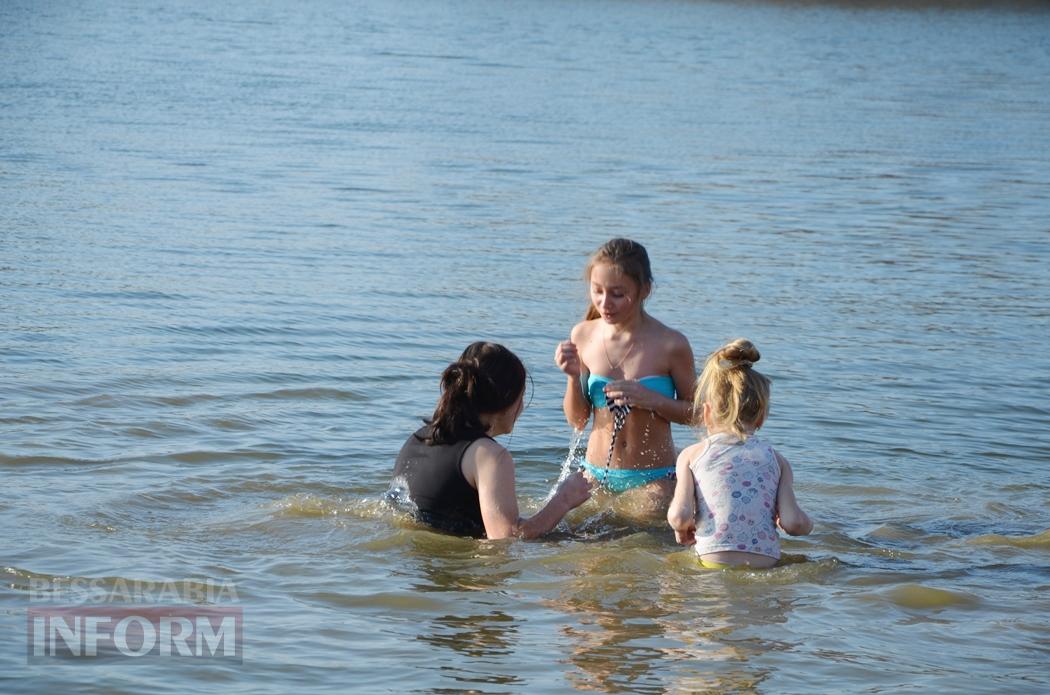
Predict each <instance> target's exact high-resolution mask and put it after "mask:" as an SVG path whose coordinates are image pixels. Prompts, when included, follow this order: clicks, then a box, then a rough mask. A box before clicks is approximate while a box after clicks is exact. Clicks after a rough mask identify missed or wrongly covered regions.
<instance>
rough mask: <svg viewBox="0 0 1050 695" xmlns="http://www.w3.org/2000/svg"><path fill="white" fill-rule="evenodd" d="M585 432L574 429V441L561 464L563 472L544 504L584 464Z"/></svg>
mask: <svg viewBox="0 0 1050 695" xmlns="http://www.w3.org/2000/svg"><path fill="white" fill-rule="evenodd" d="M586 434H587V433H586V431H585V430H577V429H574V430H573V431H572V440H571V441H570V442H569V451H568V453H567V454H565V460H564V461H562V463H561V471H560V472H559V473H558V479H557V480H556V481H555V483H554V485H552V486H551V489H550V491H549V492H548V493H547V496H546V497H545V498H543V503H544V504H546V503H547V502H550V501H551V498H553V497H554V493H555V492H557V490H558V486H559V485H561V484H562V481H564V480H565V479H566V478H568V477H569V476H570V475H572V473H573V472H575V471H576V470H578V469H579V468H580V467H581V465H582V464H583V455H582V454H581V453H580V446H581V445H582V444H583V438H584V436H585V435H586Z"/></svg>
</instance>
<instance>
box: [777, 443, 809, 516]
mask: <svg viewBox="0 0 1050 695" xmlns="http://www.w3.org/2000/svg"><path fill="white" fill-rule="evenodd" d="M773 453H774V454H775V455H776V457H777V463H779V464H780V484H779V485H778V486H777V524H778V525H779V526H780V528H782V529H784V533H787V534H789V535H791V536H804V535H806V534H807V533H809V532H810V531H812V530H813V522H812V521H811V520H810V518H809V515H807V514H806V513H805V512H804V511H802V507H800V506H798V500H796V499H795V476H794V474H793V473H792V472H791V464H790V463H788V461H787V459H786V458H784V457H783V456H781V455H780V454H779V453H778V452H777V451H775V450H774V451H773Z"/></svg>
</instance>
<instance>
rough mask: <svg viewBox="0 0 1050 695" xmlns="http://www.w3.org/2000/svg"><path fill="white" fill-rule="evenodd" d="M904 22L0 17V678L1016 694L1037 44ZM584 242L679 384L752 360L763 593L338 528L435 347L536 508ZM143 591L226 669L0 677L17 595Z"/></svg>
mask: <svg viewBox="0 0 1050 695" xmlns="http://www.w3.org/2000/svg"><path fill="white" fill-rule="evenodd" d="M962 4H965V5H966V6H965V7H964V8H960V7H959V6H960V5H962ZM899 5H910V6H909V7H901V6H894V5H893V4H878V5H876V6H870V7H869V6H862V5H860V4H856V3H849V2H842V3H828V4H821V3H813V2H800V3H761V2H748V3H731V2H699V1H698V2H671V1H650V2H637V1H630V0H622V1H616V0H605V1H602V0H590V1H585V0H577V1H575V2H542V1H539V0H533V1H524V2H513V3H511V2H487V3H464V2H442V1H440V0H430V1H422V0H409V1H407V2H400V3H385V2H355V3H342V2H326V1H324V0H317V1H316V2H309V3H297V4H291V3H279V2H258V3H237V4H233V5H230V6H220V7H215V6H213V3H203V2H185V3H174V4H172V3H166V4H165V3H158V2H151V1H148V0H144V1H142V2H130V1H127V2H120V1H118V0H113V1H106V2H97V3H36V2H21V1H18V0H13V1H11V2H6V3H4V4H3V5H2V7H0V64H2V65H3V66H4V68H3V72H2V78H0V234H2V237H0V290H2V293H0V360H2V367H3V373H4V378H3V379H2V380H0V404H2V407H0V475H2V480H3V489H4V491H5V493H6V494H4V495H3V497H2V499H0V523H2V525H3V528H4V529H5V531H6V533H4V534H3V535H4V540H3V542H2V543H0V568H2V569H0V577H2V582H0V584H2V588H0V606H2V611H0V616H2V617H0V625H2V626H3V634H4V635H5V640H4V646H3V647H0V674H2V675H0V679H3V682H2V684H0V687H2V689H3V690H4V691H5V692H38V691H44V690H48V691H50V690H54V691H59V690H62V691H65V690H70V691H78V692H107V693H114V692H118V693H119V692H138V691H143V690H150V691H153V692H160V693H165V692H185V691H187V690H193V689H206V690H209V691H211V690H220V689H221V690H223V691H243V692H253V693H258V692H263V693H265V692H275V693H283V692H288V691H290V690H293V689H294V690H298V691H343V690H346V689H348V688H352V689H357V690H361V691H367V692H403V691H406V690H413V691H422V692H436V691H457V690H475V691H478V692H487V693H496V692H522V691H530V692H531V691H536V692H557V691H564V690H566V689H568V688H573V687H576V688H582V689H590V690H599V691H607V692H622V691H632V692H663V691H667V690H670V691H676V692H684V691H692V690H699V691H704V690H708V689H710V690H718V689H725V690H729V691H733V692H858V691H863V692H874V691H885V690H892V691H905V690H914V691H966V692H979V691H983V692H993V691H995V692H998V691H1001V690H1007V691H1010V692H1044V691H1045V690H1046V689H1047V687H1048V686H1050V675H1048V672H1047V671H1046V669H1045V667H1044V666H1043V664H1044V663H1045V660H1046V656H1047V644H1048V642H1050V624H1048V619H1047V617H1046V616H1047V615H1050V571H1048V570H1050V541H1048V539H1047V533H1048V529H1050V494H1048V493H1050V473H1048V470H1050V468H1048V466H1047V465H1046V464H1047V462H1048V460H1050V435H1048V434H1047V433H1048V432H1050V427H1048V426H1050V408H1048V405H1047V400H1046V394H1047V392H1048V387H1050V354H1048V353H1047V351H1046V349H1045V343H1046V340H1047V338H1048V337H1050V330H1048V328H1050V297H1048V291H1047V284H1046V280H1045V278H1046V273H1045V268H1046V266H1047V260H1048V257H1050V248H1048V246H1050V243H1048V242H1050V225H1048V223H1047V220H1048V219H1050V214H1048V213H1050V194H1048V191H1050V166H1048V164H1050V129H1047V128H1046V123H1047V118H1048V116H1050V77H1048V75H1050V11H1048V8H1047V6H1046V4H1045V3H1038V2H1033V3H1020V4H1002V3H994V4H992V3H989V4H988V5H981V4H980V3H951V2H945V3H944V4H941V5H922V4H919V3H899ZM617 235H623V236H629V237H633V238H636V239H638V240H640V241H642V242H643V243H644V244H646V246H647V247H648V249H649V251H650V254H651V256H652V258H653V263H654V271H655V274H656V277H657V288H656V292H655V294H654V296H653V297H652V299H651V300H650V302H649V309H650V311H651V312H652V313H653V315H655V316H657V317H658V318H660V319H661V320H663V321H664V322H666V323H668V324H669V325H671V326H673V327H676V328H678V329H680V330H682V331H683V332H684V333H685V334H686V335H687V336H688V337H689V338H690V340H691V342H692V344H693V346H694V349H695V350H696V352H697V354H698V356H700V355H703V354H704V353H705V352H707V351H709V350H712V349H714V348H715V347H717V346H718V345H719V344H721V343H722V342H723V341H724V340H725V339H728V338H732V337H736V336H740V335H743V336H747V337H748V338H750V339H752V340H753V341H755V342H756V344H757V345H758V346H759V348H760V349H761V350H762V352H763V360H762V362H761V364H760V367H761V368H762V369H763V370H764V371H765V373H767V374H768V375H770V376H771V377H772V378H773V379H774V396H773V398H774V400H773V412H772V415H771V419H770V421H769V423H768V425H767V426H766V427H765V428H764V434H765V436H766V437H767V438H768V439H769V440H770V441H772V442H774V443H775V444H776V445H777V446H778V447H779V448H780V450H781V451H783V452H784V453H785V454H786V455H787V456H788V458H789V459H791V460H792V462H793V464H794V466H795V468H796V479H797V488H798V492H799V497H800V501H801V503H802V504H803V505H804V507H805V508H806V509H807V510H808V511H809V512H810V514H811V515H812V516H813V517H814V519H815V521H816V524H817V527H816V530H815V532H814V534H813V535H811V536H809V537H807V538H803V539H797V540H796V539H792V540H788V541H787V542H786V543H785V551H786V552H787V553H788V555H789V556H790V558H791V560H792V562H789V563H787V564H785V565H784V566H782V567H780V568H777V569H775V570H772V571H768V572H755V573H750V572H731V573H722V572H705V571H701V570H699V569H698V568H697V567H696V564H695V563H694V562H693V560H692V558H691V557H690V555H689V553H688V552H681V551H679V550H678V548H677V547H676V546H674V544H673V536H672V534H671V532H670V530H669V529H665V528H661V527H652V528H648V527H645V526H639V525H630V524H623V523H622V522H620V521H618V517H617V516H616V514H613V513H608V512H605V511H603V508H602V507H601V506H597V505H594V506H591V507H588V508H585V509H583V510H580V512H579V513H578V514H576V515H575V516H573V517H572V518H570V520H569V525H570V526H572V527H573V528H575V529H578V533H575V534H574V533H566V532H562V533H560V534H557V535H555V536H554V537H553V538H552V539H550V540H546V541H538V542H528V543H523V542H518V543H485V542H477V541H471V540H465V539H457V538H451V537H446V536H441V535H437V534H433V533H429V532H427V531H423V530H419V529H416V528H413V527H411V526H410V525H408V524H406V523H405V522H404V520H403V519H401V518H400V517H398V516H397V515H395V514H393V513H392V512H391V511H390V510H389V509H387V508H386V507H385V506H384V505H383V504H382V503H381V502H380V498H381V494H382V492H383V491H384V490H385V489H386V486H387V484H388V482H389V475H390V471H391V467H392V462H393V458H394V456H395V454H396V452H397V450H398V448H399V447H400V445H401V443H402V441H403V439H404V437H405V436H407V434H408V433H409V432H411V431H412V430H413V429H414V428H415V426H416V425H417V423H418V418H419V417H421V416H423V415H426V414H428V412H429V411H430V409H431V408H432V406H433V403H434V400H435V398H436V395H437V383H438V374H439V373H440V370H441V368H442V366H443V365H444V364H445V363H447V362H448V361H449V360H451V359H452V358H454V357H455V356H456V355H457V354H458V353H459V351H460V350H462V348H463V347H464V346H465V345H466V344H467V343H468V342H470V341H471V340H473V339H477V338H487V339H493V340H498V341H501V342H504V343H506V344H507V345H508V346H510V347H511V348H512V349H513V350H515V351H516V352H517V353H518V354H519V355H520V356H521V357H522V358H523V359H524V361H525V362H526V363H527V365H528V367H529V368H530V370H531V373H532V378H533V389H532V391H531V393H530V396H531V401H530V403H529V407H528V408H527V410H526V411H525V414H524V416H523V417H522V419H521V420H520V422H519V426H518V429H517V430H516V431H515V432H514V434H513V435H511V436H509V437H506V438H505V442H504V443H505V444H506V445H507V446H508V447H509V448H510V450H511V451H512V452H513V454H514V457H515V460H516V463H517V475H518V480H519V494H520V496H521V498H522V500H523V505H524V506H525V507H526V508H535V507H536V505H537V504H538V503H539V502H540V500H542V499H543V498H544V497H545V496H546V494H547V492H548V491H549V489H550V487H551V485H552V484H553V483H554V482H555V480H556V479H557V477H558V475H559V466H560V465H561V464H562V462H563V461H564V460H565V458H566V455H567V449H568V447H569V443H570V440H571V438H572V432H571V429H570V428H569V426H568V425H567V424H566V423H565V420H564V418H563V416H562V414H561V408H560V404H561V394H562V388H563V386H562V384H563V378H562V376H561V374H560V372H558V371H557V370H556V368H555V367H554V365H553V359H552V357H553V352H554V348H555V345H556V344H557V342H558V341H560V340H563V339H565V337H566V336H567V334H568V330H569V328H570V326H571V325H572V323H573V322H574V321H576V320H578V319H579V317H580V316H581V315H582V312H583V309H584V302H585V291H584V287H583V285H582V283H581V281H580V273H581V271H582V267H583V264H584V260H585V256H586V254H587V253H588V252H589V251H590V250H591V249H593V248H594V247H596V246H597V245H598V244H599V243H601V242H602V241H604V240H606V239H607V238H609V237H612V236H617ZM692 436H693V433H692V432H690V431H689V430H688V429H687V428H676V430H675V438H676V444H677V445H678V446H679V447H681V446H684V445H686V444H688V443H689V442H690V441H691V438H692ZM605 503H606V502H604V501H603V504H605ZM184 579H188V580H194V581H197V582H207V581H211V582H229V583H231V584H232V585H233V586H235V587H236V591H237V598H238V605H240V606H241V607H242V608H243V609H244V621H245V640H246V643H245V650H244V662H243V664H240V665H237V664H230V663H226V662H218V661H214V660H204V661H191V662H187V661H186V660H176V661H172V660H170V659H168V660H164V659H161V658H155V659H151V660H149V661H145V662H141V663H135V664H127V663H112V662H104V663H103V662H98V663H95V662H90V661H84V660H75V659H72V660H71V659H46V660H43V661H33V662H30V663H27V661H26V646H25V630H26V628H25V625H26V622H25V621H26V609H27V607H29V606H30V605H31V603H32V595H31V593H30V588H31V586H32V585H33V582H40V581H43V582H47V581H52V582H56V583H60V582H67V584H68V583H69V582H72V581H73V580H82V581H83V582H92V581H94V582H96V584H95V585H90V584H88V585H87V586H93V587H94V588H92V589H86V590H77V591H74V590H72V589H70V590H60V591H58V592H57V593H56V595H55V596H54V597H53V599H54V602H56V603H59V604H61V603H69V602H74V601H78V600H85V599H96V600H97V599H99V598H100V597H105V595H106V592H107V591H108V588H107V587H110V588H111V587H112V586H113V585H114V584H115V583H116V582H118V581H119V580H126V581H132V580H138V581H178V580H184Z"/></svg>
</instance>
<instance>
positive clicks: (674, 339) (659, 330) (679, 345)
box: [648, 315, 692, 352]
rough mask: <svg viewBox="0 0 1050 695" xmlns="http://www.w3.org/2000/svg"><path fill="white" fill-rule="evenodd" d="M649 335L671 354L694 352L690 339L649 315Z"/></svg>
mask: <svg viewBox="0 0 1050 695" xmlns="http://www.w3.org/2000/svg"><path fill="white" fill-rule="evenodd" d="M648 328H649V335H650V336H651V338H652V340H654V341H655V342H658V343H659V344H661V345H662V346H663V347H664V348H665V349H666V350H668V351H669V352H674V351H676V350H682V349H685V350H690V351H691V350H692V348H691V347H690V346H689V339H688V338H686V337H685V334H684V333H682V332H681V331H679V330H675V329H674V328H671V327H670V326H668V325H667V324H666V323H664V322H663V321H661V320H660V319H657V318H654V317H653V316H652V315H649V327H648Z"/></svg>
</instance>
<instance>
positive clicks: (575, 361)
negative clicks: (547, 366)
mask: <svg viewBox="0 0 1050 695" xmlns="http://www.w3.org/2000/svg"><path fill="white" fill-rule="evenodd" d="M554 364H556V365H558V369H560V370H562V371H563V372H565V373H566V374H567V375H568V376H572V377H576V378H577V379H579V378H580V373H581V366H580V353H579V351H578V350H577V349H576V343H574V342H572V341H571V340H566V341H564V342H561V343H558V348H557V349H556V350H555V351H554Z"/></svg>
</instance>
